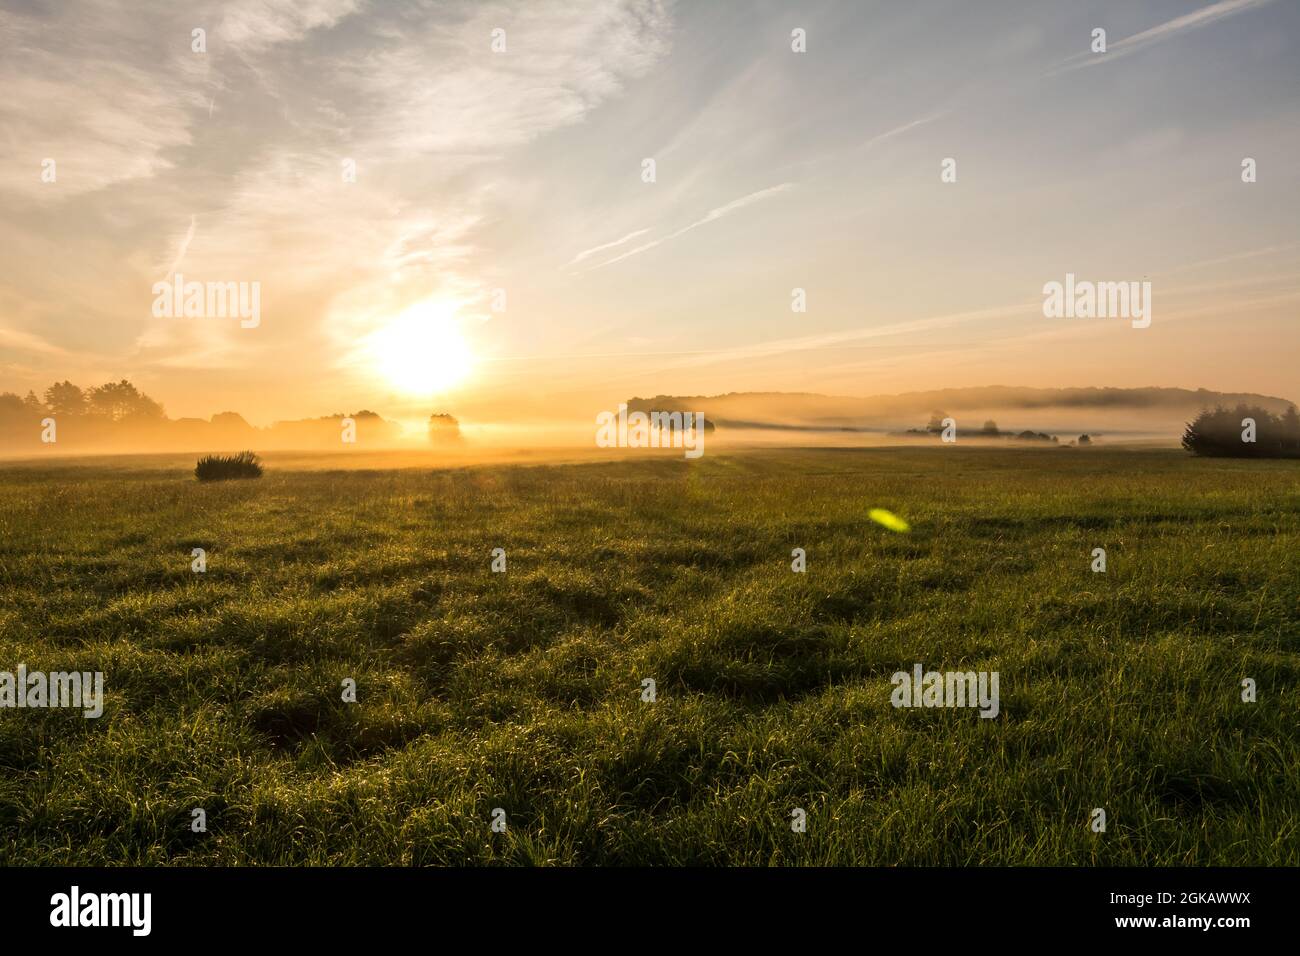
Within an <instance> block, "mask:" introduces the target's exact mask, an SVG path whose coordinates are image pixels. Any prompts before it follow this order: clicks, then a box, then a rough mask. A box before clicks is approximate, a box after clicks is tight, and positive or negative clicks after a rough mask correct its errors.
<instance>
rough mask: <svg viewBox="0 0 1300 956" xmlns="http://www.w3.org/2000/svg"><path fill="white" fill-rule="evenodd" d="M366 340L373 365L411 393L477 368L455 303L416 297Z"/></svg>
mask: <svg viewBox="0 0 1300 956" xmlns="http://www.w3.org/2000/svg"><path fill="white" fill-rule="evenodd" d="M368 344H369V353H370V358H371V360H372V363H373V365H374V368H375V371H376V372H377V373H378V374H379V375H380V376H381V377H382V378H383V379H384V380H385V381H386V382H388V383H389V384H390V385H392V386H393V387H394V388H396V389H399V390H401V391H402V392H405V393H406V394H408V395H412V396H416V395H419V396H424V395H436V394H438V393H440V392H445V391H448V390H449V389H452V388H455V387H456V386H457V385H460V384H461V383H462V382H464V381H465V380H466V379H468V378H469V377H470V375H471V374H472V373H473V371H474V353H473V351H472V350H471V349H470V347H469V343H468V342H466V341H465V336H464V334H463V333H462V332H461V328H460V320H459V319H458V318H457V316H456V307H455V305H454V304H452V303H446V302H420V303H417V304H416V305H413V306H411V307H410V308H408V309H406V310H405V311H404V312H402V313H400V314H399V315H397V316H396V317H395V318H393V320H392V321H390V322H389V323H388V324H387V325H385V326H384V327H383V328H381V329H379V330H378V331H377V332H375V333H374V334H373V335H372V336H370V339H369V343H368Z"/></svg>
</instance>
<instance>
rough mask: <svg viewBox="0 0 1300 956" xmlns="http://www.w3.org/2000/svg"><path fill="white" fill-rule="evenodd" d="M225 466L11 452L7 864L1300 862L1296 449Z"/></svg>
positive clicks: (3, 746) (3, 622)
mask: <svg viewBox="0 0 1300 956" xmlns="http://www.w3.org/2000/svg"><path fill="white" fill-rule="evenodd" d="M192 468H193V461H192V460H189V461H187V462H185V463H183V464H180V465H175V466H172V465H168V466H166V467H161V466H158V467H138V468H121V469H116V470H114V469H108V468H77V467H74V466H73V465H71V464H64V465H21V466H20V465H10V466H6V467H3V468H0V670H7V671H14V670H15V669H16V668H17V666H18V665H19V664H20V663H25V664H26V665H27V667H28V668H29V669H33V670H35V669H40V670H47V671H54V670H74V669H75V670H90V671H94V670H100V671H103V672H104V675H105V677H104V680H105V696H106V709H105V713H104V715H103V717H101V718H100V719H98V720H89V719H85V718H84V717H83V716H82V714H81V712H80V711H79V710H12V709H5V710H0V862H3V863H8V864H101V863H108V864H164V863H170V864H189V865H202V864H254V863H256V864H459V863H556V864H675V863H697V864H874V865H894V864H900V865H917V864H1013V865H1014V864H1093V863H1107V864H1194V865H1199V864H1247V863H1257V864H1289V865H1296V864H1300V697H1298V696H1297V691H1298V690H1300V658H1298V657H1297V651H1300V467H1297V464H1296V463H1294V462H1267V461H1258V462H1250V461H1227V460H1197V459H1193V458H1190V457H1188V456H1186V455H1185V454H1183V453H1182V452H1176V451H1149V452H1143V451H1124V450H1105V449H1101V448H1094V449H1090V450H1076V449H1052V450H1037V449H1033V450H1019V451H1017V450H998V449H976V448H960V447H956V448H943V449H939V448H927V449H879V450H843V451H833V450H807V451H798V450H790V451H765V452H755V453H736V454H730V455H719V454H709V455H705V457H704V458H702V459H700V460H698V461H693V462H688V461H684V460H683V459H682V458H681V457H680V453H678V454H675V455H673V456H671V457H669V456H663V457H654V458H641V459H634V460H633V459H629V460H627V461H624V462H614V463H592V464H576V465H572V464H571V465H559V466H553V467H546V466H530V467H523V466H517V467H483V468H468V469H461V470H446V471H430V470H429V469H407V470H391V471H343V470H337V471H331V470H317V471H306V470H300V471H288V470H284V469H277V468H276V466H275V460H274V458H272V459H271V460H270V461H269V462H268V468H267V473H266V476H265V477H264V478H263V479H261V480H260V481H246V482H227V483H216V484H199V483H198V482H196V481H195V480H194V479H193V476H192V473H191V472H192ZM873 507H883V508H888V509H891V510H893V511H894V512H896V513H898V514H900V515H902V516H903V517H905V518H906V519H907V520H908V521H910V522H911V525H912V531H911V533H910V534H895V533H892V532H890V531H887V530H885V529H884V528H882V527H880V526H878V525H876V524H873V523H871V522H869V521H867V519H866V514H867V511H868V510H869V509H871V508H873ZM498 547H499V548H504V549H505V551H506V555H507V570H506V572H505V573H504V574H500V573H493V572H492V571H491V569H490V565H491V561H492V557H491V552H492V549H494V548H498ZM796 547H800V548H804V549H806V551H807V562H808V564H807V572H806V573H804V574H796V573H793V572H792V571H791V568H790V563H791V550H792V549H793V548H796ZM1096 547H1102V548H1105V549H1106V551H1107V562H1108V569H1107V571H1106V573H1104V574H1097V573H1093V572H1092V571H1091V570H1090V564H1091V561H1092V558H1091V552H1092V549H1093V548H1096ZM193 548H203V549H205V550H206V552H207V570H206V572H205V573H202V574H199V573H194V572H193V571H192V570H191V560H192V559H191V549H193ZM917 662H919V663H922V664H923V665H924V666H925V668H926V669H937V670H948V669H956V670H968V669H970V670H996V671H998V672H999V674H1000V679H1001V714H1000V716H998V717H997V718H996V719H992V720H989V719H981V718H980V717H979V716H978V714H977V713H976V712H974V711H972V710H968V709H940V710H933V709H932V710H916V709H896V708H894V707H892V706H891V704H890V694H891V691H892V687H891V684H890V676H891V674H893V673H894V672H895V671H899V670H904V671H910V670H911V668H912V665H913V664H914V663H917ZM1246 677H1250V678H1253V679H1254V680H1255V681H1256V683H1257V686H1258V701H1257V702H1256V703H1244V702H1243V701H1242V691H1241V681H1242V679H1243V678H1246ZM346 678H353V679H355V681H356V683H357V696H358V700H357V702H356V703H354V704H353V703H345V702H344V701H343V700H342V690H341V686H342V682H343V681H344V680H345V679H346ZM645 678H652V679H654V680H655V681H656V684H657V699H656V700H655V701H654V702H653V703H647V702H643V701H642V700H641V690H642V684H641V682H642V680H643V679H645ZM196 807H201V808H203V809H204V810H205V811H206V814H207V825H208V830H207V832H206V833H195V832H192V830H191V810H192V809H193V808H196ZM498 807H500V808H503V809H504V810H505V811H506V814H507V829H506V831H505V832H503V833H495V832H493V830H492V827H491V824H492V811H493V809H494V808H498ZM796 807H797V808H803V809H804V810H805V811H806V813H807V830H806V832H803V833H796V832H793V830H792V828H791V825H790V824H791V811H792V809H794V808H796ZM1094 807H1101V808H1104V809H1105V810H1106V813H1107V829H1106V832H1104V833H1094V832H1093V831H1092V830H1091V829H1090V827H1089V820H1090V813H1091V811H1092V809H1093V808H1094Z"/></svg>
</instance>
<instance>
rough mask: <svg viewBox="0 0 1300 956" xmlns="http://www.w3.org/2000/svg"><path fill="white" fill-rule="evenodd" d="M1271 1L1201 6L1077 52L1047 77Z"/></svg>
mask: <svg viewBox="0 0 1300 956" xmlns="http://www.w3.org/2000/svg"><path fill="white" fill-rule="evenodd" d="M1272 2H1273V0H1220V2H1219V3H1212V4H1210V5H1209V6H1208V7H1202V8H1201V9H1199V10H1195V11H1193V12H1192V13H1187V14H1184V15H1183V16H1181V17H1174V19H1172V20H1166V21H1165V22H1164V23H1161V24H1158V25H1156V26H1154V27H1151V28H1150V29H1149V30H1143V31H1142V32H1141V33H1135V34H1133V36H1131V37H1125V38H1124V39H1122V40H1120V41H1118V42H1117V43H1112V44H1110V45H1109V46H1108V47H1107V49H1106V52H1105V53H1079V54H1076V55H1075V56H1072V57H1067V58H1066V59H1064V60H1062V61H1061V62H1060V63H1058V64H1057V65H1056V66H1055V67H1054V68H1053V69H1051V70H1049V71H1048V73H1047V75H1048V76H1055V75H1057V74H1060V73H1069V72H1071V71H1072V70H1081V69H1084V68H1085V67H1089V66H1098V65H1100V64H1102V63H1111V62H1113V61H1115V60H1118V59H1120V58H1122V57H1125V56H1128V55H1129V54H1130V53H1136V52H1137V51H1138V50H1143V49H1145V48H1147V47H1149V46H1153V45H1154V44H1157V43H1161V42H1163V41H1164V40H1168V39H1169V38H1170V37H1173V36H1177V35H1178V34H1180V33H1186V32H1187V31H1189V30H1195V29H1197V28H1199V27H1204V26H1209V25H1210V24H1211V23H1215V22H1216V21H1219V20H1222V19H1224V18H1225V17H1231V16H1234V15H1236V14H1238V13H1245V12H1246V11H1247V10H1253V9H1254V8H1256V7H1262V6H1264V5H1265V4H1267V3H1272Z"/></svg>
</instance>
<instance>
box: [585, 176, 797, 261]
mask: <svg viewBox="0 0 1300 956" xmlns="http://www.w3.org/2000/svg"><path fill="white" fill-rule="evenodd" d="M793 188H794V183H781V184H780V185H779V186H769V187H768V188H767V189H760V190H758V192H753V193H750V194H749V195H748V196H741V197H740V198H739V199H733V200H732V201H731V202H729V203H727V204H726V205H725V206H718V207H717V208H716V209H710V210H709V211H708V212H707V213H705V214H704V216H703V217H701V218H700V219H697V220H695V221H694V222H692V223H690V224H689V225H686V226H682V228H680V229H678V230H677V231H676V232H671V233H669V234H668V235H666V236H663V237H662V238H660V239H655V240H652V241H651V242H646V243H642V244H641V245H639V246H637V247H636V248H635V249H630V250H628V251H627V252H625V253H623V254H622V255H620V256H615V257H614V258H613V259H606V260H605V261H604V262H601V263H599V264H597V265H594V266H592V267H591V269H588V270H587V271H588V272H591V271H594V270H596V269H603V268H605V266H612V265H613V264H614V263H616V262H622V261H623V260H624V259H630V258H632V256H636V255H640V254H641V253H643V252H647V251H648V250H650V249H653V248H655V247H656V246H661V245H663V244H664V243H665V242H670V241H671V240H673V239H676V238H677V237H678V236H684V235H685V234H686V233H688V232H690V231H691V230H692V229H698V228H699V227H700V226H703V225H705V224H707V223H710V222H716V221H717V220H719V219H721V218H722V217H723V216H729V215H731V214H732V213H733V212H735V211H736V210H738V209H744V208H745V207H746V206H752V205H753V204H754V203H756V202H762V201H763V200H764V199H770V198H771V197H773V196H778V195H780V194H781V193H783V192H785V191H786V190H788V189H793Z"/></svg>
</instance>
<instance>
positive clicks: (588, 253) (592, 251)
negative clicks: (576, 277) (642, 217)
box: [568, 229, 650, 266]
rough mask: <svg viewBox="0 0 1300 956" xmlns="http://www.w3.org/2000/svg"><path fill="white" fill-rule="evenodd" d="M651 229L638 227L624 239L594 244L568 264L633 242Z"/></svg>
mask: <svg viewBox="0 0 1300 956" xmlns="http://www.w3.org/2000/svg"><path fill="white" fill-rule="evenodd" d="M649 231H650V230H649V229H637V230H636V231H635V232H629V233H628V234H627V235H626V236H624V237H623V238H622V239H615V240H614V241H613V242H605V243H601V244H600V245H599V246H592V247H591V248H590V249H583V250H582V251H581V252H579V253H578V254H577V255H576V256H574V257H573V259H572V260H570V261H569V263H568V264H569V265H571V266H573V265H577V264H578V263H579V262H582V261H583V260H584V259H588V258H590V257H591V256H593V255H595V254H596V253H598V252H604V251H605V250H606V249H613V248H615V247H617V246H621V245H623V244H624V243H627V242H631V241H632V240H633V239H635V238H637V236H644V235H645V234H646V233H647V232H649Z"/></svg>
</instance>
